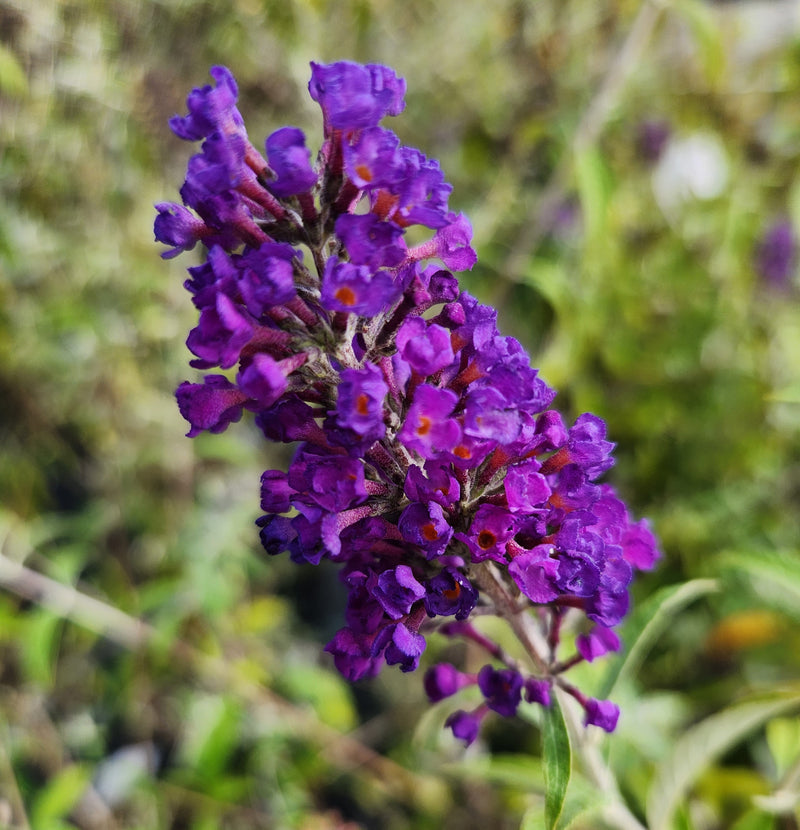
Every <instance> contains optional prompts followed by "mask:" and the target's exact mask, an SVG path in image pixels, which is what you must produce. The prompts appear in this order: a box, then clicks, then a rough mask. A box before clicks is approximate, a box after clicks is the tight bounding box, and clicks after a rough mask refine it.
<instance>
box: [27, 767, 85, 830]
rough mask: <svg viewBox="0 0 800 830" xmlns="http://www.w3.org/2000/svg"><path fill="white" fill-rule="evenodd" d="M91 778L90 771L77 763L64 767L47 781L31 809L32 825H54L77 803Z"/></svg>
mask: <svg viewBox="0 0 800 830" xmlns="http://www.w3.org/2000/svg"><path fill="white" fill-rule="evenodd" d="M90 778H91V775H90V771H89V770H88V769H86V768H84V767H80V766H78V765H77V764H73V765H71V766H68V767H64V769H62V770H61V771H60V772H59V773H58V774H57V775H56V776H55V777H54V778H52V779H51V780H50V781H48V782H47V784H46V785H45V786H44V788H43V789H42V790H41V792H40V793H39V795H38V796H37V798H36V801H35V803H34V805H33V808H32V809H31V816H30V819H31V826H32V827H41V828H46V827H54V826H56V825H57V824H58V826H61V825H60V822H58V819H61V818H64V817H65V816H66V815H67V813H69V812H70V810H72V808H73V807H74V806H75V805H76V804H77V803H78V800H79V799H80V797H81V796H82V795H83V793H84V790H85V789H86V785H87V784H88V783H89V780H90Z"/></svg>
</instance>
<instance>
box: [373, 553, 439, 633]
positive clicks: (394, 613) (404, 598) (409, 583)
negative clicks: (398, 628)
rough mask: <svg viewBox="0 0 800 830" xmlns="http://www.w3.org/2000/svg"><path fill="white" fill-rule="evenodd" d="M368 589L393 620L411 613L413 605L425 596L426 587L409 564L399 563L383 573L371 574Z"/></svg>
mask: <svg viewBox="0 0 800 830" xmlns="http://www.w3.org/2000/svg"><path fill="white" fill-rule="evenodd" d="M367 590H368V591H369V593H370V594H371V595H372V596H373V597H374V598H375V599H376V600H377V601H378V602H379V603H380V605H381V607H382V608H383V610H384V611H385V612H386V614H387V615H388V616H390V617H391V618H392V619H393V620H399V619H400V618H401V617H404V616H405V615H406V614H408V613H410V611H411V606H412V605H413V604H414V603H415V602H417V601H418V600H420V599H422V597H424V596H425V589H424V588H423V587H422V585H420V583H419V582H418V581H417V579H416V578H415V577H414V572H413V571H412V570H411V568H409V566H408V565H398V566H397V567H396V568H391V569H389V570H388V571H384V572H383V573H382V574H380V575H378V574H375V573H373V574H371V575H370V578H369V579H368V581H367Z"/></svg>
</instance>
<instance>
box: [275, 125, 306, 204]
mask: <svg viewBox="0 0 800 830" xmlns="http://www.w3.org/2000/svg"><path fill="white" fill-rule="evenodd" d="M265 149H266V151H267V161H269V166H270V169H271V170H272V172H273V173H274V174H275V178H274V179H271V180H270V181H269V183H268V184H267V187H269V190H270V192H271V193H273V194H274V195H275V196H279V197H281V198H284V197H288V196H295V195H297V194H298V193H307V192H308V191H309V190H311V188H312V187H313V186H314V185H315V184H316V182H317V174H316V173H315V172H314V171H313V170H312V169H311V154H310V152H309V151H308V149H307V148H306V137H305V135H303V131H302V130H298V129H297V128H296V127H281V129H280V130H275V132H274V133H272V135H270V136H269V137H268V138H267V141H266V147H265Z"/></svg>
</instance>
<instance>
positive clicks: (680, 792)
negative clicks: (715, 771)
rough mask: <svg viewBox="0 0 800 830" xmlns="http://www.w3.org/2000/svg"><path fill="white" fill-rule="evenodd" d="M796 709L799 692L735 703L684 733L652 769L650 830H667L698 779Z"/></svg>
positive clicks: (648, 821) (649, 807) (799, 696)
mask: <svg viewBox="0 0 800 830" xmlns="http://www.w3.org/2000/svg"><path fill="white" fill-rule="evenodd" d="M798 706H800V690H798V689H797V688H795V689H793V690H792V691H791V692H784V693H781V694H774V695H772V696H770V697H766V698H764V697H762V698H760V699H757V700H750V701H747V702H744V703H739V704H736V705H734V706H730V707H729V708H727V709H723V710H722V711H721V712H717V713H715V714H713V715H711V716H710V717H708V718H706V719H705V720H703V721H701V722H700V723H698V724H697V725H696V726H693V727H692V728H691V729H689V730H687V731H686V732H685V733H684V734H683V736H682V737H681V738H680V739H679V740H678V741H677V742H676V744H675V746H674V748H673V751H672V754H671V755H670V756H669V757H668V758H667V759H666V760H665V761H664V762H663V763H662V764H660V765H659V767H658V768H657V769H656V774H655V777H654V779H653V785H652V788H651V790H650V795H649V797H648V803H647V826H648V827H649V828H650V830H669V828H670V827H671V826H672V825H671V821H672V816H673V813H674V812H675V810H676V808H677V807H678V804H679V802H680V800H681V799H682V798H683V796H684V795H685V793H686V792H687V791H688V790H689V788H690V787H691V786H692V784H693V783H694V782H695V781H696V780H697V778H698V776H699V775H700V774H701V773H702V772H703V771H704V770H705V769H707V768H708V766H709V765H710V764H712V763H713V762H714V761H715V760H716V759H717V758H719V757H720V756H721V755H722V754H723V753H725V752H726V751H727V750H728V749H730V748H731V747H733V746H735V745H736V744H737V743H738V742H739V741H741V740H742V739H743V738H745V737H746V736H747V735H748V734H749V733H750V732H753V731H754V730H756V729H758V728H759V727H760V726H762V725H763V724H764V723H765V722H766V721H768V720H769V719H770V718H773V717H776V716H777V715H782V714H784V713H785V712H787V711H788V710H790V709H793V708H797V707H798Z"/></svg>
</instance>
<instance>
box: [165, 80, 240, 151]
mask: <svg viewBox="0 0 800 830" xmlns="http://www.w3.org/2000/svg"><path fill="white" fill-rule="evenodd" d="M210 74H211V77H212V78H213V79H214V81H215V82H216V85H215V86H213V87H212V86H209V85H206V86H203V87H196V88H195V89H193V90H192V91H191V92H190V93H189V97H188V98H187V99H186V106H187V108H188V110H189V114H188V115H186V116H183V117H181V116H178V115H176V116H174V117H173V118H171V119H170V121H169V126H170V128H171V129H172V132H174V133H175V135H177V136H178V138H183V139H185V140H186V141H200V139H203V138H206V137H207V136H209V135H211V134H212V133H213V132H214V131H215V130H219V131H220V132H222V133H223V134H226V135H228V134H232V133H237V132H241V133H244V121H243V119H242V116H241V113H240V112H239V110H238V109H237V108H236V100H237V97H238V94H239V90H238V87H237V86H236V81H235V80H234V77H233V75H232V74H231V72H230V70H229V69H227V68H226V67H224V66H212V67H211V70H210Z"/></svg>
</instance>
